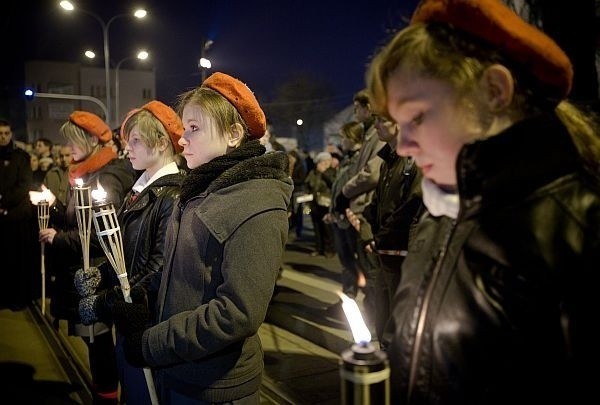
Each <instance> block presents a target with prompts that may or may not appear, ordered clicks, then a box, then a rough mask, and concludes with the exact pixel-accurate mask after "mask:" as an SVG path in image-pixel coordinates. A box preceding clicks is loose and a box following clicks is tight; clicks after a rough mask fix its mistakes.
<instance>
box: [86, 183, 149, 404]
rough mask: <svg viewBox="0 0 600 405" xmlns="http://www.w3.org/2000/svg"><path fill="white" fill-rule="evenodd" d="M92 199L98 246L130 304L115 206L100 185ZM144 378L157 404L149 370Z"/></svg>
mask: <svg viewBox="0 0 600 405" xmlns="http://www.w3.org/2000/svg"><path fill="white" fill-rule="evenodd" d="M92 196H93V197H94V206H93V217H94V227H95V228H96V234H97V235H98V240H99V241H100V246H102V250H103V251H104V254H105V255H106V258H107V259H108V261H109V262H110V264H111V265H112V267H113V269H114V270H115V272H116V273H117V278H118V279H119V283H120V284H121V291H122V292H123V298H124V299H125V302H128V303H130V304H131V302H132V300H131V288H130V287H129V280H128V279H127V269H126V267H125V255H124V251H123V236H122V234H121V227H120V226H119V221H118V218H117V213H116V211H115V206H114V205H113V203H112V202H107V201H106V192H105V191H104V189H103V188H102V186H101V185H100V184H98V189H96V190H94V191H92ZM143 371H144V378H145V379H146V386H147V387H148V393H149V394H150V402H151V403H152V405H157V404H158V396H157V394H156V388H155V387H154V380H153V378H152V372H151V371H150V368H148V367H144V368H143Z"/></svg>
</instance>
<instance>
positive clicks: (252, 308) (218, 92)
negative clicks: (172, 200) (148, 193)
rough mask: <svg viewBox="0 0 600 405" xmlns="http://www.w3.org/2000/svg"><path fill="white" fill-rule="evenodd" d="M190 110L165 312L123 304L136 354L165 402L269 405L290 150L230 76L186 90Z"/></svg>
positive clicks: (131, 356) (120, 319) (169, 246)
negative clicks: (266, 370) (268, 368)
mask: <svg viewBox="0 0 600 405" xmlns="http://www.w3.org/2000/svg"><path fill="white" fill-rule="evenodd" d="M180 111H182V121H183V126H184V129H185V132H184V134H183V136H182V138H181V139H180V140H179V144H180V145H181V146H183V152H182V154H183V156H184V157H185V159H186V161H187V164H188V167H189V168H190V169H191V170H190V172H189V173H188V174H187V176H186V177H185V179H184V181H183V184H182V187H181V196H180V201H179V203H178V205H177V207H176V208H175V211H174V212H173V216H172V218H171V221H170V226H169V229H168V231H167V237H166V245H165V258H166V259H165V260H166V262H165V267H164V270H163V274H162V279H161V284H160V289H159V292H158V299H157V303H156V307H155V309H156V313H155V314H153V315H152V316H151V313H150V310H149V308H148V306H147V304H146V303H144V301H141V302H140V301H138V302H136V303H134V304H125V303H122V302H117V303H115V305H114V307H113V315H114V317H115V322H116V324H117V327H118V328H120V330H121V331H123V335H124V338H125V343H124V348H125V354H126V356H127V358H128V360H129V362H130V363H131V364H133V365H137V366H139V367H142V366H149V367H152V368H153V369H154V372H155V380H156V385H157V391H158V393H159V398H160V402H161V403H240V404H241V403H244V404H258V403H259V402H260V398H259V388H260V384H261V375H262V370H263V353H262V348H261V343H260V339H259V336H258V328H259V327H260V325H261V323H262V322H263V321H264V319H265V316H266V312H267V307H268V304H269V302H270V299H271V296H272V294H273V289H274V287H275V281H276V279H277V277H278V274H279V268H280V266H281V262H282V255H283V249H284V246H285V243H286V240H287V235H288V220H287V207H288V204H289V202H290V197H291V193H292V182H291V179H290V177H289V175H288V173H287V169H288V161H287V156H286V154H285V153H283V152H271V153H265V151H266V149H265V147H264V146H263V145H261V144H260V142H259V140H258V139H259V138H260V137H261V136H262V135H263V134H264V132H265V115H264V113H263V111H262V109H261V108H260V106H259V104H258V101H257V100H256V98H255V97H254V95H253V94H252V92H251V91H250V89H249V88H248V87H247V86H246V85H245V84H244V83H242V82H240V81H239V80H237V79H235V78H233V77H231V76H229V75H226V74H223V73H214V74H213V75H211V76H210V77H208V78H207V79H206V80H205V81H204V82H203V84H202V85H201V86H200V87H198V88H195V89H193V90H191V91H189V92H187V93H184V94H183V95H181V97H180ZM153 309H154V308H153ZM151 318H154V322H150V320H151Z"/></svg>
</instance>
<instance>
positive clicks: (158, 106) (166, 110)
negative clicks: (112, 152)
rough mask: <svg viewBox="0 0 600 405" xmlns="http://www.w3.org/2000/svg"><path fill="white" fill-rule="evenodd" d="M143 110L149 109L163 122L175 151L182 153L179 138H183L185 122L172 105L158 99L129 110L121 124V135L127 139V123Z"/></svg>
mask: <svg viewBox="0 0 600 405" xmlns="http://www.w3.org/2000/svg"><path fill="white" fill-rule="evenodd" d="M142 110H146V111H149V112H150V113H151V114H152V115H154V116H155V117H156V119H158V120H159V121H160V122H161V124H163V126H164V127H165V130H166V131H167V134H169V138H170V139H171V144H172V145H173V147H174V148H175V153H181V152H182V151H183V147H182V146H180V145H179V139H181V137H182V135H183V124H182V123H181V119H180V118H179V116H178V115H177V113H176V112H175V111H173V109H172V108H171V107H169V106H168V105H166V104H163V103H161V102H160V101H158V100H152V101H150V102H149V103H147V104H145V105H143V106H142V107H140V108H134V109H133V110H131V111H129V113H127V116H126V117H125V119H124V120H123V123H122V124H121V137H122V138H123V139H126V138H125V124H126V123H127V121H129V119H130V118H131V117H132V116H133V115H134V114H136V113H138V112H140V111H142Z"/></svg>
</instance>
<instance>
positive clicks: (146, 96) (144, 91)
mask: <svg viewBox="0 0 600 405" xmlns="http://www.w3.org/2000/svg"><path fill="white" fill-rule="evenodd" d="M142 98H143V99H144V100H151V99H152V90H151V89H142Z"/></svg>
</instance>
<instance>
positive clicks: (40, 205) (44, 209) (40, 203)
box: [35, 187, 52, 315]
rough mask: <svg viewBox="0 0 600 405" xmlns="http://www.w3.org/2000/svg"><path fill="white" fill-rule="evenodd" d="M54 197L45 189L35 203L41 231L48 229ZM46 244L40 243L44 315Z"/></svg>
mask: <svg viewBox="0 0 600 405" xmlns="http://www.w3.org/2000/svg"><path fill="white" fill-rule="evenodd" d="M51 197H52V192H51V191H50V190H48V189H47V188H45V187H44V189H43V190H42V192H41V193H40V195H39V200H37V201H36V202H35V205H36V206H37V214H38V226H39V228H40V231H41V230H43V229H46V228H48V221H49V220H50V204H49V203H48V201H49V200H50V198H51ZM45 247H46V244H45V243H44V242H40V276H41V280H42V315H44V314H45V313H46V254H45V251H46V249H45Z"/></svg>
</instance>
